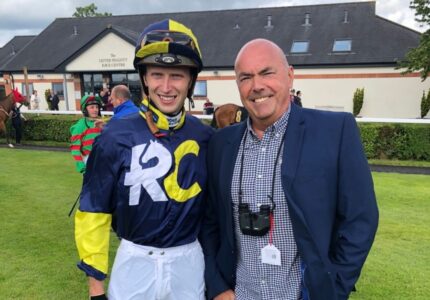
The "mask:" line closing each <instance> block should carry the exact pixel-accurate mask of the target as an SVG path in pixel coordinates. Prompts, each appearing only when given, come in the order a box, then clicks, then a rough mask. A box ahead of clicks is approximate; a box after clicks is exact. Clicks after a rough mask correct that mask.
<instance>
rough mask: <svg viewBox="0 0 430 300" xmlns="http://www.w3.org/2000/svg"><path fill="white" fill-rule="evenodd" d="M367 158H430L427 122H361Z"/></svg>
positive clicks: (429, 137)
mask: <svg viewBox="0 0 430 300" xmlns="http://www.w3.org/2000/svg"><path fill="white" fill-rule="evenodd" d="M359 128H360V132H361V138H362V141H363V147H364V150H365V152H366V156H367V158H376V159H400V160H430V126H429V125H427V124H423V125H421V124H369V123H367V124H366V123H359Z"/></svg>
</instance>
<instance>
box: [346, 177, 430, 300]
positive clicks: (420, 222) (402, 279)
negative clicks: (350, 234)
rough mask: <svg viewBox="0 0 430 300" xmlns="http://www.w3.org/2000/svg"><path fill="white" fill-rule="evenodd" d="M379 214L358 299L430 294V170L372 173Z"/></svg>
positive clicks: (416, 298)
mask: <svg viewBox="0 0 430 300" xmlns="http://www.w3.org/2000/svg"><path fill="white" fill-rule="evenodd" d="M373 178H374V182H375V189H376V195H377V199H378V205H379V212H380V220H379V228H378V233H377V235H376V239H375V243H374V245H373V248H372V250H371V252H370V254H369V257H368V260H367V262H366V264H365V266H364V269H363V272H362V276H361V279H360V281H359V282H358V285H357V290H358V292H356V293H355V294H353V296H352V297H351V299H353V300H358V299H369V300H370V299H390V300H394V299H399V300H404V299H414V300H418V299H422V300H424V299H429V295H430V283H429V280H428V279H429V278H430V268H429V266H430V251H429V249H430V230H429V224H430V223H429V220H430V176H426V175H399V174H387V173H374V174H373Z"/></svg>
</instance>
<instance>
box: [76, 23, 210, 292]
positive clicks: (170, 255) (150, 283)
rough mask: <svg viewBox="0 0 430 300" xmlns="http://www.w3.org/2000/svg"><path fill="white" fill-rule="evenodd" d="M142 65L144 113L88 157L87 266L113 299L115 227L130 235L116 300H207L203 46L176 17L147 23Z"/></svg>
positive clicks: (110, 129) (81, 222)
mask: <svg viewBox="0 0 430 300" xmlns="http://www.w3.org/2000/svg"><path fill="white" fill-rule="evenodd" d="M134 66H135V68H136V70H137V71H138V72H139V75H140V78H141V82H142V87H143V90H144V92H145V94H146V95H147V96H146V97H145V98H144V99H143V101H142V104H141V106H140V112H139V114H132V115H128V116H127V117H125V118H119V119H118V120H115V121H114V122H109V123H108V124H107V125H106V127H105V128H104V129H103V131H102V134H101V135H100V136H99V137H98V139H97V140H96V142H95V144H94V148H93V151H92V153H91V155H90V157H89V160H88V165H87V172H86V174H85V177H84V183H83V188H82V193H81V202H80V207H79V210H78V212H77V213H76V217H75V236H76V243H77V247H78V250H79V256H80V259H81V261H80V263H79V264H78V267H79V268H80V269H81V270H82V271H84V272H85V273H86V275H87V276H88V278H89V293H90V296H91V297H92V298H93V299H105V298H106V296H105V291H104V285H103V280H104V279H105V278H106V275H107V273H108V249H109V233H110V227H111V225H112V227H113V228H114V230H115V232H116V234H117V235H118V237H119V238H121V243H120V246H119V249H118V250H117V253H116V258H115V262H114V265H113V269H112V272H111V276H110V281H109V290H108V297H109V299H121V300H126V299H160V300H163V299H166V300H176V299H177V300H182V299H204V290H205V287H204V280H203V272H204V260H203V253H202V249H201V246H200V244H199V242H198V241H197V233H198V232H199V229H200V222H201V218H202V214H203V199H204V198H205V196H206V152H207V145H208V141H209V138H210V136H211V134H212V129H211V128H210V127H208V126H205V125H203V124H202V123H201V122H200V120H199V119H197V118H195V117H193V116H191V115H187V114H186V112H185V109H184V102H185V99H186V98H189V99H190V100H191V97H192V94H193V89H194V85H195V82H196V79H197V74H198V73H199V72H200V71H201V69H202V67H203V65H202V60H201V54H200V49H199V45H198V42H197V39H196V38H195V36H194V35H193V33H192V32H191V30H190V29H188V28H187V27H185V26H184V25H182V24H180V23H177V22H175V21H173V20H164V21H161V22H158V23H154V24H151V25H150V26H148V27H147V28H146V29H145V30H144V31H143V32H142V34H141V35H140V38H139V39H138V41H137V44H136V50H135V58H134Z"/></svg>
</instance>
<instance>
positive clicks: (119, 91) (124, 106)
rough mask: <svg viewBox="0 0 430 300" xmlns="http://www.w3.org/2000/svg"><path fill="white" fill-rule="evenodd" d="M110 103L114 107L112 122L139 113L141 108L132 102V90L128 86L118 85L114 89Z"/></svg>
mask: <svg viewBox="0 0 430 300" xmlns="http://www.w3.org/2000/svg"><path fill="white" fill-rule="evenodd" d="M109 102H110V103H111V104H112V105H113V117H112V120H115V119H119V118H123V117H125V116H128V115H130V114H135V113H138V112H139V108H138V107H137V106H136V105H134V103H133V101H132V100H131V94H130V90H129V89H128V87H127V86H126V85H122V84H120V85H116V86H115V87H114V88H113V89H112V92H111V94H110V98H109Z"/></svg>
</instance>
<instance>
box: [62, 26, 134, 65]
mask: <svg viewBox="0 0 430 300" xmlns="http://www.w3.org/2000/svg"><path fill="white" fill-rule="evenodd" d="M133 58H134V46H133V45H131V44H130V43H128V42H127V41H125V40H124V39H122V38H121V37H119V36H117V35H115V34H113V33H109V34H107V35H106V36H105V37H103V38H102V39H101V40H99V41H97V43H95V44H94V45H92V46H91V48H89V49H88V50H86V51H85V52H84V53H82V54H81V55H80V56H79V57H77V58H76V59H74V60H73V61H72V62H70V63H69V64H68V65H67V66H66V71H68V72H83V71H95V72H104V71H112V70H115V71H119V70H122V71H127V70H133V69H134V68H133Z"/></svg>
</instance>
